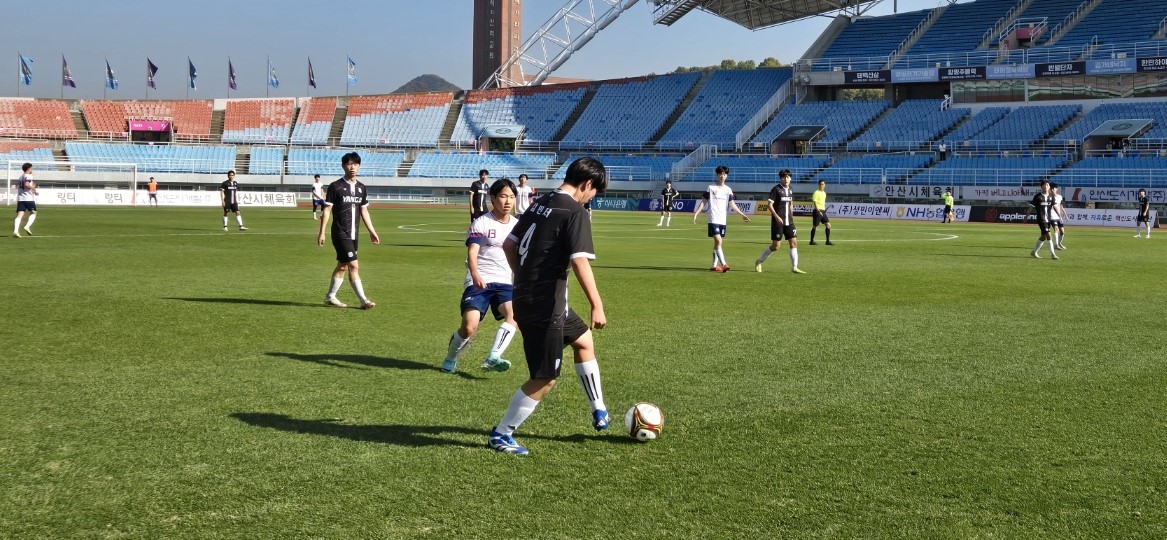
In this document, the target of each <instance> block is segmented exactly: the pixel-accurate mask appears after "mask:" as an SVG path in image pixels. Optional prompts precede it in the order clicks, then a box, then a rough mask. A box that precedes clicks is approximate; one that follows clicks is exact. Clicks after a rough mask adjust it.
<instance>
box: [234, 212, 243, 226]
mask: <svg viewBox="0 0 1167 540" xmlns="http://www.w3.org/2000/svg"><path fill="white" fill-rule="evenodd" d="M235 223H238V224H239V226H240V227H242V226H243V214H235Z"/></svg>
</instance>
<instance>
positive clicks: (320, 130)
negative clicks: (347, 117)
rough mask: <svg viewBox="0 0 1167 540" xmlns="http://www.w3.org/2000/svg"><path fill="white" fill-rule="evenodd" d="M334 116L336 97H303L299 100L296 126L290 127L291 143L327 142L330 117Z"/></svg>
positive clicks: (318, 143)
mask: <svg viewBox="0 0 1167 540" xmlns="http://www.w3.org/2000/svg"><path fill="white" fill-rule="evenodd" d="M334 116H336V98H335V97H318V98H304V99H303V100H301V101H300V114H299V115H298V116H297V117H296V126H295V127H293V128H292V139H291V143H292V144H310V145H324V144H328V134H329V132H330V131H332V119H333V117H334Z"/></svg>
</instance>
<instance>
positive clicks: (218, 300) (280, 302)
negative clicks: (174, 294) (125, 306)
mask: <svg viewBox="0 0 1167 540" xmlns="http://www.w3.org/2000/svg"><path fill="white" fill-rule="evenodd" d="M163 300H182V301H183V302H210V303H212V304H251V305H255V306H289V307H319V308H330V309H336V308H334V307H332V306H327V305H324V304H322V303H309V302H289V301H287V300H263V299H260V298H163Z"/></svg>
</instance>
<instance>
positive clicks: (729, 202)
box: [693, 165, 750, 273]
mask: <svg viewBox="0 0 1167 540" xmlns="http://www.w3.org/2000/svg"><path fill="white" fill-rule="evenodd" d="M714 173H715V174H717V183H716V184H713V185H711V186H709V187H707V188H705V193H702V194H701V200H700V201H697V208H695V209H693V223H697V216H698V215H699V214H701V210H702V209H704V208H705V207H706V206H708V207H709V226H708V232H709V237H710V238H712V239H713V267H712V268H710V270H711V271H714V272H722V273H724V272H729V263H727V262H726V261H725V252H724V251H722V249H721V245H722V243H723V242H724V241H725V233H726V225H725V218H726V212H727V211H728V210H729V209H730V208H733V211H734V212H737V213H738V214H739V215H741V217H742V219H743V220H745V222H746V223H749V222H750V216H747V215H745V213H743V212H742V211H741V209H740V208H738V207H737V203H736V202H734V196H733V190H732V189H730V187H729V186H727V185H725V181H726V179H728V178H729V167H726V166H725V165H720V166H718V167H717V169H715V170H714Z"/></svg>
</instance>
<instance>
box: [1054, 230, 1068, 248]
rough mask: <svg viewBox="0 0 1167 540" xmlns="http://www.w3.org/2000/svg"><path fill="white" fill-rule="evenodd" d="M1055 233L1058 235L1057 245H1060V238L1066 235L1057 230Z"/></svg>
mask: <svg viewBox="0 0 1167 540" xmlns="http://www.w3.org/2000/svg"><path fill="white" fill-rule="evenodd" d="M1056 234H1057V237H1058V245H1059V246H1061V245H1062V238H1065V237H1066V233H1064V232H1061V231H1058V232H1057V233H1056Z"/></svg>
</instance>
